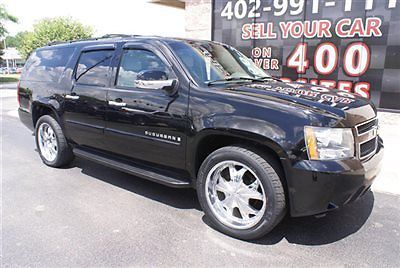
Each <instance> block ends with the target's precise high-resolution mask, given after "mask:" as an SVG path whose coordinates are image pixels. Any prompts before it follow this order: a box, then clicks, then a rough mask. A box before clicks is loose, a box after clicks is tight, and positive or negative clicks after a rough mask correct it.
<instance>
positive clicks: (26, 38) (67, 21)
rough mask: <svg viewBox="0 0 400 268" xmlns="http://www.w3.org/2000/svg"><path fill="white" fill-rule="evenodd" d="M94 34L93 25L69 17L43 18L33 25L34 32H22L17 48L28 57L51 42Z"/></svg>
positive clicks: (88, 36)
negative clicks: (86, 24) (89, 25)
mask: <svg viewBox="0 0 400 268" xmlns="http://www.w3.org/2000/svg"><path fill="white" fill-rule="evenodd" d="M92 34H93V30H92V28H91V27H88V26H85V25H83V24H81V23H80V22H78V21H76V20H73V19H71V18H68V17H57V18H49V19H43V20H40V21H39V22H38V23H36V24H35V25H34V26H33V32H24V33H22V34H21V35H22V36H21V43H20V46H19V47H17V48H18V50H19V52H20V53H21V56H22V57H24V58H27V57H28V56H29V54H30V53H31V52H32V51H33V50H35V49H36V48H38V47H42V46H45V45H47V44H49V43H51V42H58V41H70V40H75V39H82V38H90V37H91V36H92Z"/></svg>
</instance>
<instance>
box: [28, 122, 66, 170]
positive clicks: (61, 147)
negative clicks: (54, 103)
mask: <svg viewBox="0 0 400 268" xmlns="http://www.w3.org/2000/svg"><path fill="white" fill-rule="evenodd" d="M35 139H36V147H37V149H38V151H39V155H40V158H41V159H42V161H43V162H44V163H45V164H46V165H48V166H51V167H61V166H64V165H67V164H69V163H70V162H71V161H72V159H73V154H72V150H71V148H70V146H69V145H68V143H67V140H66V138H65V136H64V133H63V131H62V129H61V126H60V125H59V124H58V122H57V121H56V120H55V119H54V118H53V117H51V116H49V115H44V116H42V117H40V118H39V120H38V122H37V124H36V130H35Z"/></svg>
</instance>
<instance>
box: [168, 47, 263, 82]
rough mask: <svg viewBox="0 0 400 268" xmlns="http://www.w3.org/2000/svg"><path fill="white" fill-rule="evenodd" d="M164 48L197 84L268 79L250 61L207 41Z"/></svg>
mask: <svg viewBox="0 0 400 268" xmlns="http://www.w3.org/2000/svg"><path fill="white" fill-rule="evenodd" d="M168 44H169V45H170V47H171V49H172V50H173V51H174V52H175V54H176V56H178V57H179V59H180V60H181V62H182V63H183V64H184V65H185V67H186V69H187V70H188V71H189V72H190V74H191V76H192V77H193V79H195V80H196V82H197V83H200V84H201V83H203V84H209V83H210V82H213V81H220V80H221V81H222V82H234V81H235V80H236V81H237V80H239V79H246V78H248V79H254V78H256V79H257V78H263V77H266V76H268V77H269V75H268V74H266V73H265V72H264V71H263V70H262V69H261V68H259V67H258V66H257V65H256V64H255V63H254V62H253V61H252V60H251V59H249V58H247V57H246V56H245V55H243V54H242V53H241V52H240V51H238V50H237V49H235V48H233V47H230V46H227V45H223V44H217V43H213V42H207V41H185V42H183V41H169V42H168Z"/></svg>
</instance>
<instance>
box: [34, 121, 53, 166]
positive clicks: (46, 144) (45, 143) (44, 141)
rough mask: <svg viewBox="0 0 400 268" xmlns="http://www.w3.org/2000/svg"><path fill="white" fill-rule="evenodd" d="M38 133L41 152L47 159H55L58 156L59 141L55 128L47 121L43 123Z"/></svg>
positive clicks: (50, 160)
mask: <svg viewBox="0 0 400 268" xmlns="http://www.w3.org/2000/svg"><path fill="white" fill-rule="evenodd" d="M37 135H38V137H37V138H38V144H39V149H40V153H41V154H42V156H43V157H44V158H45V159H46V160H47V161H49V162H52V161H54V160H55V159H56V157H57V152H58V143H57V138H56V134H55V133H54V130H53V128H52V127H51V126H50V125H49V124H47V123H42V124H41V125H40V126H39V131H38V133H37Z"/></svg>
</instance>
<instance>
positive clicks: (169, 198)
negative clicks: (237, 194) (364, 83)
mask: <svg viewBox="0 0 400 268" xmlns="http://www.w3.org/2000/svg"><path fill="white" fill-rule="evenodd" d="M13 87H14V86H13V85H10V86H9V89H7V87H6V86H3V88H1V89H0V101H1V102H0V103H1V104H0V115H1V117H0V118H1V119H0V120H1V129H0V134H1V151H0V152H1V155H0V157H1V159H0V160H1V180H2V181H1V198H2V202H1V209H2V214H1V219H2V233H1V243H2V254H1V258H2V265H4V266H32V267H55V266H75V267H76V266H108V267H109V266H128V265H129V266H168V267H171V266H195V267H197V266H203V267H205V266H207V267H215V266H232V267H235V266H252V267H265V266H297V267H303V266H324V267H331V266H335V267H336V266H357V267H358V266H375V267H400V195H399V194H400V191H399V190H398V189H399V184H400V183H399V181H398V176H399V174H398V172H396V170H395V169H394V168H389V164H390V165H396V163H397V165H398V158H397V160H395V159H396V158H395V159H392V157H393V156H395V154H396V152H395V151H394V149H393V148H396V147H395V146H397V145H394V144H393V146H392V145H391V143H392V142H395V139H394V135H398V132H396V131H395V129H394V130H393V129H392V128H390V127H387V128H386V129H385V127H383V128H382V131H383V133H382V135H383V136H384V137H383V138H384V140H385V135H387V139H388V141H386V140H385V142H386V152H387V154H386V156H387V155H389V157H390V160H385V161H387V163H388V164H387V165H386V166H387V168H386V170H383V175H384V176H385V177H382V174H381V175H380V176H379V177H378V179H377V180H378V181H377V184H376V185H377V186H376V187H374V188H373V191H372V192H369V193H367V194H366V195H365V196H364V197H363V198H362V199H361V200H359V201H358V202H356V203H353V204H351V205H349V206H347V207H345V208H343V209H341V210H338V211H334V212H332V213H330V214H328V215H327V216H326V217H324V218H318V219H317V218H314V217H304V218H289V217H287V218H285V219H284V221H283V222H282V223H281V224H280V225H278V227H276V228H275V229H274V230H273V231H272V233H270V234H269V235H267V236H266V237H265V238H263V239H261V240H258V241H252V242H244V241H240V240H236V239H233V238H230V237H228V236H225V235H223V234H221V233H219V232H217V231H215V230H213V229H212V228H211V227H210V226H209V225H208V221H207V219H206V218H205V217H204V214H203V212H202V211H201V209H200V206H199V203H198V201H197V197H196V193H195V191H194V190H188V189H171V188H167V187H164V186H161V185H158V184H155V183H152V182H149V181H146V180H143V179H139V178H136V177H133V176H130V175H127V174H124V173H121V172H119V171H116V170H113V169H110V168H107V167H103V166H101V165H98V164H94V163H91V162H89V161H86V160H82V159H75V161H74V162H73V164H72V165H71V166H69V167H66V168H63V169H54V168H50V167H47V166H45V165H44V164H42V163H41V160H40V158H39V155H38V154H37V152H36V151H35V144H34V137H33V136H32V133H30V132H29V130H28V129H26V128H25V127H24V126H23V125H22V124H21V123H20V122H19V119H18V118H17V113H16V106H17V103H16V97H15V94H16V91H15V89H14V88H13ZM382 120H389V121H390V120H391V119H388V117H385V118H384V119H382ZM393 120H395V119H393ZM392 136H393V137H392ZM388 142H389V144H388ZM385 159H386V158H385ZM385 163H386V162H385ZM384 168H385V167H384Z"/></svg>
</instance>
